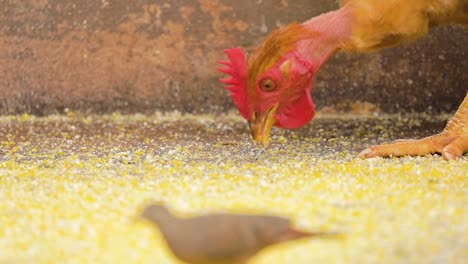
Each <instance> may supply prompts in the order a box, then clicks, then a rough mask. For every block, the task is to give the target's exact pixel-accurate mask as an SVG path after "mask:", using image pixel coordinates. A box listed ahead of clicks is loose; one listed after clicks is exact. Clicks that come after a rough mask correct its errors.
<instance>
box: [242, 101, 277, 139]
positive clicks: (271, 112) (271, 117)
mask: <svg viewBox="0 0 468 264" xmlns="http://www.w3.org/2000/svg"><path fill="white" fill-rule="evenodd" d="M276 109H278V104H275V105H274V106H272V107H270V108H269V109H268V110H267V111H265V112H264V113H262V114H260V115H259V114H257V113H256V114H255V116H254V118H253V120H252V121H251V122H250V123H249V125H250V133H251V134H252V138H253V140H254V141H255V142H256V143H258V144H261V145H263V146H264V147H266V146H268V143H269V142H270V131H271V128H272V127H273V125H274V124H275V122H276V119H275V113H276Z"/></svg>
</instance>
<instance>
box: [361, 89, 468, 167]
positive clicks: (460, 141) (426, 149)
mask: <svg viewBox="0 0 468 264" xmlns="http://www.w3.org/2000/svg"><path fill="white" fill-rule="evenodd" d="M467 152H468V94H467V95H466V96H465V99H464V100H463V102H462V104H461V105H460V107H459V108H458V110H457V112H456V113H455V115H454V116H453V117H452V118H451V119H450V120H449V121H448V122H447V126H446V127H445V128H444V130H443V131H442V132H441V133H439V134H436V135H433V136H429V137H425V138H422V139H417V140H397V141H395V142H394V143H391V144H384V145H376V146H372V147H370V148H367V149H365V150H363V151H362V152H361V153H359V154H358V157H361V158H373V157H388V156H424V155H428V154H433V153H441V154H442V156H443V157H444V159H446V160H454V159H457V158H459V157H461V156H462V155H463V154H464V153H467Z"/></svg>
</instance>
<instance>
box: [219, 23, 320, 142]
mask: <svg viewBox="0 0 468 264" xmlns="http://www.w3.org/2000/svg"><path fill="white" fill-rule="evenodd" d="M306 37H308V36H307V32H306V31H304V30H303V28H302V27H301V25H299V24H292V25H288V26H287V27H284V28H281V29H279V30H277V31H275V32H273V33H272V34H271V35H270V36H269V37H268V38H266V39H265V41H264V42H263V43H262V44H261V45H260V46H259V47H258V48H257V49H256V50H255V51H254V52H253V53H252V54H251V55H250V57H249V59H248V61H247V60H246V58H245V55H244V52H243V51H242V50H241V49H240V48H232V49H229V50H225V52H226V54H227V56H228V58H229V61H220V62H219V63H220V64H223V65H226V66H227V68H219V70H220V71H222V72H224V73H227V74H229V75H231V78H228V79H222V80H221V81H222V82H223V83H224V84H225V85H226V88H227V89H228V90H229V91H231V97H232V98H233V100H234V103H235V105H236V106H237V108H238V109H239V111H240V113H241V115H242V116H243V117H244V118H245V119H247V121H248V122H249V125H250V129H251V134H252V137H253V139H254V141H256V142H257V143H260V144H263V145H264V146H267V145H268V142H269V137H270V130H271V128H272V127H273V126H277V127H281V128H287V129H293V128H298V127H301V126H303V125H305V124H307V123H308V122H309V121H310V120H311V119H312V117H313V116H314V114H315V107H314V103H313V101H312V98H311V95H310V91H311V89H312V82H313V77H314V74H315V71H316V69H315V67H314V65H313V63H312V62H310V61H308V60H307V59H305V58H304V57H303V56H301V54H300V53H299V52H297V50H296V47H295V45H296V43H297V42H298V41H300V40H301V39H302V38H306Z"/></svg>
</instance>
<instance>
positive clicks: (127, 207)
mask: <svg viewBox="0 0 468 264" xmlns="http://www.w3.org/2000/svg"><path fill="white" fill-rule="evenodd" d="M447 117H448V116H447V115H441V116H429V115H421V114H420V115H392V116H385V115H384V116H347V115H339V116H338V115H336V116H332V115H319V116H318V117H317V118H316V119H314V121H313V122H312V123H311V124H309V125H308V126H306V127H304V128H301V129H299V130H294V131H286V130H278V129H274V130H273V131H272V134H273V137H272V141H271V144H270V146H269V147H268V148H266V149H264V148H260V147H257V146H256V145H254V144H253V143H252V142H251V141H250V139H249V136H248V135H249V134H248V130H247V124H246V123H245V121H243V120H242V119H240V118H239V116H238V115H237V114H235V113H233V114H228V115H223V116H211V115H197V116H193V115H181V114H179V113H171V114H154V115H151V116H143V115H119V114H114V115H108V116H81V115H75V114H74V113H68V114H67V115H57V116H48V117H41V118H39V117H32V116H11V117H1V118H0V141H1V142H0V144H1V145H0V212H1V213H0V249H1V250H0V263H177V262H175V260H174V258H173V257H172V256H171V254H170V253H169V251H168V250H167V248H166V246H165V244H164V242H163V240H162V238H161V236H160V234H159V233H158V231H157V230H156V229H154V228H153V227H152V226H151V225H149V224H148V223H146V222H143V221H140V220H139V218H138V217H137V215H138V212H139V210H141V206H142V205H144V204H145V203H146V202H148V201H151V200H160V201H164V202H166V203H167V204H169V205H170V206H171V207H172V208H173V210H174V211H175V212H177V213H178V214H179V215H183V216H191V215H197V214H201V213H206V212H220V211H223V212H252V213H270V214H276V215H282V216H286V217H290V218H292V219H293V220H294V222H295V224H296V225H297V226H299V227H301V228H303V229H306V230H310V231H338V232H341V233H343V234H345V235H344V237H342V238H339V239H328V240H318V239H305V240H301V241H296V242H291V243H285V244H282V245H278V246H273V247H270V248H268V249H266V250H264V251H262V252H261V253H260V254H259V255H258V256H256V257H255V258H254V259H252V263H462V262H463V261H466V259H468V251H467V248H468V208H467V206H468V194H467V193H468V157H467V156H466V155H465V156H464V157H463V158H462V159H460V160H457V161H452V162H446V161H444V160H443V159H442V158H441V157H440V156H437V155H434V156H427V157H418V158H408V157H407V158H400V159H381V158H375V159H370V160H361V159H356V158H354V157H355V155H356V154H357V153H358V152H359V151H360V150H362V149H364V148H365V147H367V146H369V145H371V144H376V143H381V142H388V141H390V140H392V139H397V138H414V137H422V136H427V135H430V134H432V133H436V132H438V131H440V130H441V129H442V128H443V127H444V125H445V121H446V119H447Z"/></svg>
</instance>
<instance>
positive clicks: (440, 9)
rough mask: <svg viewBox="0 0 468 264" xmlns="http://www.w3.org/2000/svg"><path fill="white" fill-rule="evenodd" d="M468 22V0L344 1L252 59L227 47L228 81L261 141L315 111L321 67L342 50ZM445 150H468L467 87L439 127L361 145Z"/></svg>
mask: <svg viewBox="0 0 468 264" xmlns="http://www.w3.org/2000/svg"><path fill="white" fill-rule="evenodd" d="M445 23H460V24H463V25H465V26H468V0H409V1H402V0H385V1H384V0H344V1H342V5H341V8H340V9H338V10H336V11H332V12H329V13H326V14H323V15H320V16H318V17H315V18H312V19H310V20H309V21H306V22H304V23H302V24H297V23H296V24H290V25H287V26H285V27H282V28H280V29H278V30H276V31H275V32H273V33H272V34H271V35H270V36H268V37H267V38H266V39H265V40H264V41H263V42H262V43H261V44H260V45H259V46H258V48H257V49H256V50H255V51H254V52H253V53H252V54H251V55H250V57H249V58H248V60H246V58H245V55H244V53H243V52H242V50H241V49H239V48H232V49H230V50H226V53H227V55H228V57H229V61H220V64H223V65H225V66H227V67H224V68H219V70H221V71H222V72H224V73H227V74H229V75H231V78H228V79H223V80H221V81H222V82H224V83H225V84H226V88H227V89H228V90H230V91H231V97H232V98H233V100H234V103H235V104H236V106H237V107H238V109H239V111H240V113H241V114H242V116H243V117H244V118H245V119H247V120H248V121H249V124H250V127H251V133H252V137H253V138H254V140H255V141H256V142H258V143H261V144H263V145H265V146H266V145H268V141H269V136H270V130H271V127H272V126H277V127H282V128H287V129H293V128H297V127H301V126H303V125H305V124H307V123H308V122H309V121H310V120H311V119H312V118H313V116H314V114H315V108H314V103H313V101H312V98H311V95H310V90H311V88H312V82H313V78H314V76H315V74H316V73H317V71H318V70H319V68H320V67H321V66H322V65H323V63H324V62H325V61H326V60H327V59H328V58H329V57H330V56H331V55H332V54H333V53H335V52H336V51H339V50H344V51H350V52H367V51H374V50H378V49H381V48H384V47H389V46H395V45H397V44H400V43H404V42H408V41H411V40H414V39H417V38H419V37H422V36H424V35H426V34H427V32H428V30H429V28H430V27H433V26H437V25H441V24H445ZM436 152H437V153H441V154H442V155H443V157H444V158H445V159H449V160H450V159H455V158H457V157H460V156H461V155H463V153H465V152H468V94H467V96H466V97H465V99H464V101H463V102H462V104H461V106H460V108H459V109H458V111H457V112H456V114H455V115H454V116H453V117H452V118H451V119H450V120H449V121H448V123H447V126H446V128H445V129H444V130H443V131H442V132H441V133H439V134H437V135H434V136H430V137H427V138H423V139H419V140H405V141H397V142H395V143H393V144H387V145H378V146H373V147H370V148H368V149H366V150H364V151H362V152H361V153H360V154H359V156H361V157H366V158H369V157H376V156H382V157H384V156H390V155H393V156H405V155H426V154H431V153H436Z"/></svg>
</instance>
